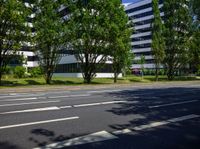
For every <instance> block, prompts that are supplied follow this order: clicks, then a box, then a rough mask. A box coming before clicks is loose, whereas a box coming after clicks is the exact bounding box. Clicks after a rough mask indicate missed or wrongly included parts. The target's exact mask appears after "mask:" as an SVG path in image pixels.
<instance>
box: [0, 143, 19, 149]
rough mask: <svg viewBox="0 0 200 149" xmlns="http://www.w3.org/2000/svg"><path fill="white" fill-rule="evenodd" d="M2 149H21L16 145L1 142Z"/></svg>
mask: <svg viewBox="0 0 200 149" xmlns="http://www.w3.org/2000/svg"><path fill="white" fill-rule="evenodd" d="M0 149H20V148H19V147H17V146H16V145H13V144H11V143H10V142H0Z"/></svg>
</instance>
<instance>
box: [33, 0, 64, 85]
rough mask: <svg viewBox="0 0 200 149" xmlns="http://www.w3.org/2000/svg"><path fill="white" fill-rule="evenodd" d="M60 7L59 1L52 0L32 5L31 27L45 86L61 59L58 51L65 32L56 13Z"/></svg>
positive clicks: (43, 0) (36, 2) (61, 21)
mask: <svg viewBox="0 0 200 149" xmlns="http://www.w3.org/2000/svg"><path fill="white" fill-rule="evenodd" d="M60 5H61V3H60V1H56V2H55V1H54V0H41V1H35V3H34V9H35V10H36V12H35V18H34V22H33V26H34V28H35V29H36V31H37V34H36V36H35V37H34V42H35V44H36V53H37V55H38V56H39V64H40V67H41V68H42V70H43V72H44V77H45V80H46V83H47V84H50V82H51V78H52V75H53V72H54V70H55V67H56V64H58V62H59V60H60V58H61V55H60V54H59V50H60V49H61V46H63V44H64V43H65V41H64V40H65V39H64V38H63V36H64V34H65V31H67V28H64V26H63V25H64V23H63V20H62V19H61V18H60V14H59V13H58V12H57V11H56V10H57V9H58V8H59V7H60Z"/></svg>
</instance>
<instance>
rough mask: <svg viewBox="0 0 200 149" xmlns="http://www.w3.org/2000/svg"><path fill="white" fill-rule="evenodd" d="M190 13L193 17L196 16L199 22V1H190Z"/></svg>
mask: <svg viewBox="0 0 200 149" xmlns="http://www.w3.org/2000/svg"><path fill="white" fill-rule="evenodd" d="M191 4H192V11H193V13H194V15H196V17H197V20H199V21H200V1H199V0H191Z"/></svg>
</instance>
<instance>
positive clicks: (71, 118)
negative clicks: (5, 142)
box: [0, 116, 79, 130]
mask: <svg viewBox="0 0 200 149" xmlns="http://www.w3.org/2000/svg"><path fill="white" fill-rule="evenodd" d="M78 118H79V117H78V116H74V117H67V118H60V119H52V120H45V121H37V122H30V123H22V124H15V125H7V126H0V130H1V129H8V128H15V127H22V126H30V125H37V124H45V123H52V122H60V121H67V120H74V119H78Z"/></svg>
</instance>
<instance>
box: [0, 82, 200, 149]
mask: <svg viewBox="0 0 200 149" xmlns="http://www.w3.org/2000/svg"><path fill="white" fill-rule="evenodd" d="M33 148H34V149H54V148H63V149H79V148H81V149H90V148H91V149H161V148H162V149H199V148H200V85H198V84H195V85H194V84H192V83H186V84H173V85H172V84H163V85H155V84H154V85H147V86H142V87H141V86H133V87H130V86H129V87H121V88H120V87H118V88H115V89H112V88H107V89H106V88H104V89H95V90H92V89H90V90H88V89H87V90H76V91H65V90H60V91H46V92H31V93H8V94H6V93H2V94H1V93H0V149H33Z"/></svg>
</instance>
